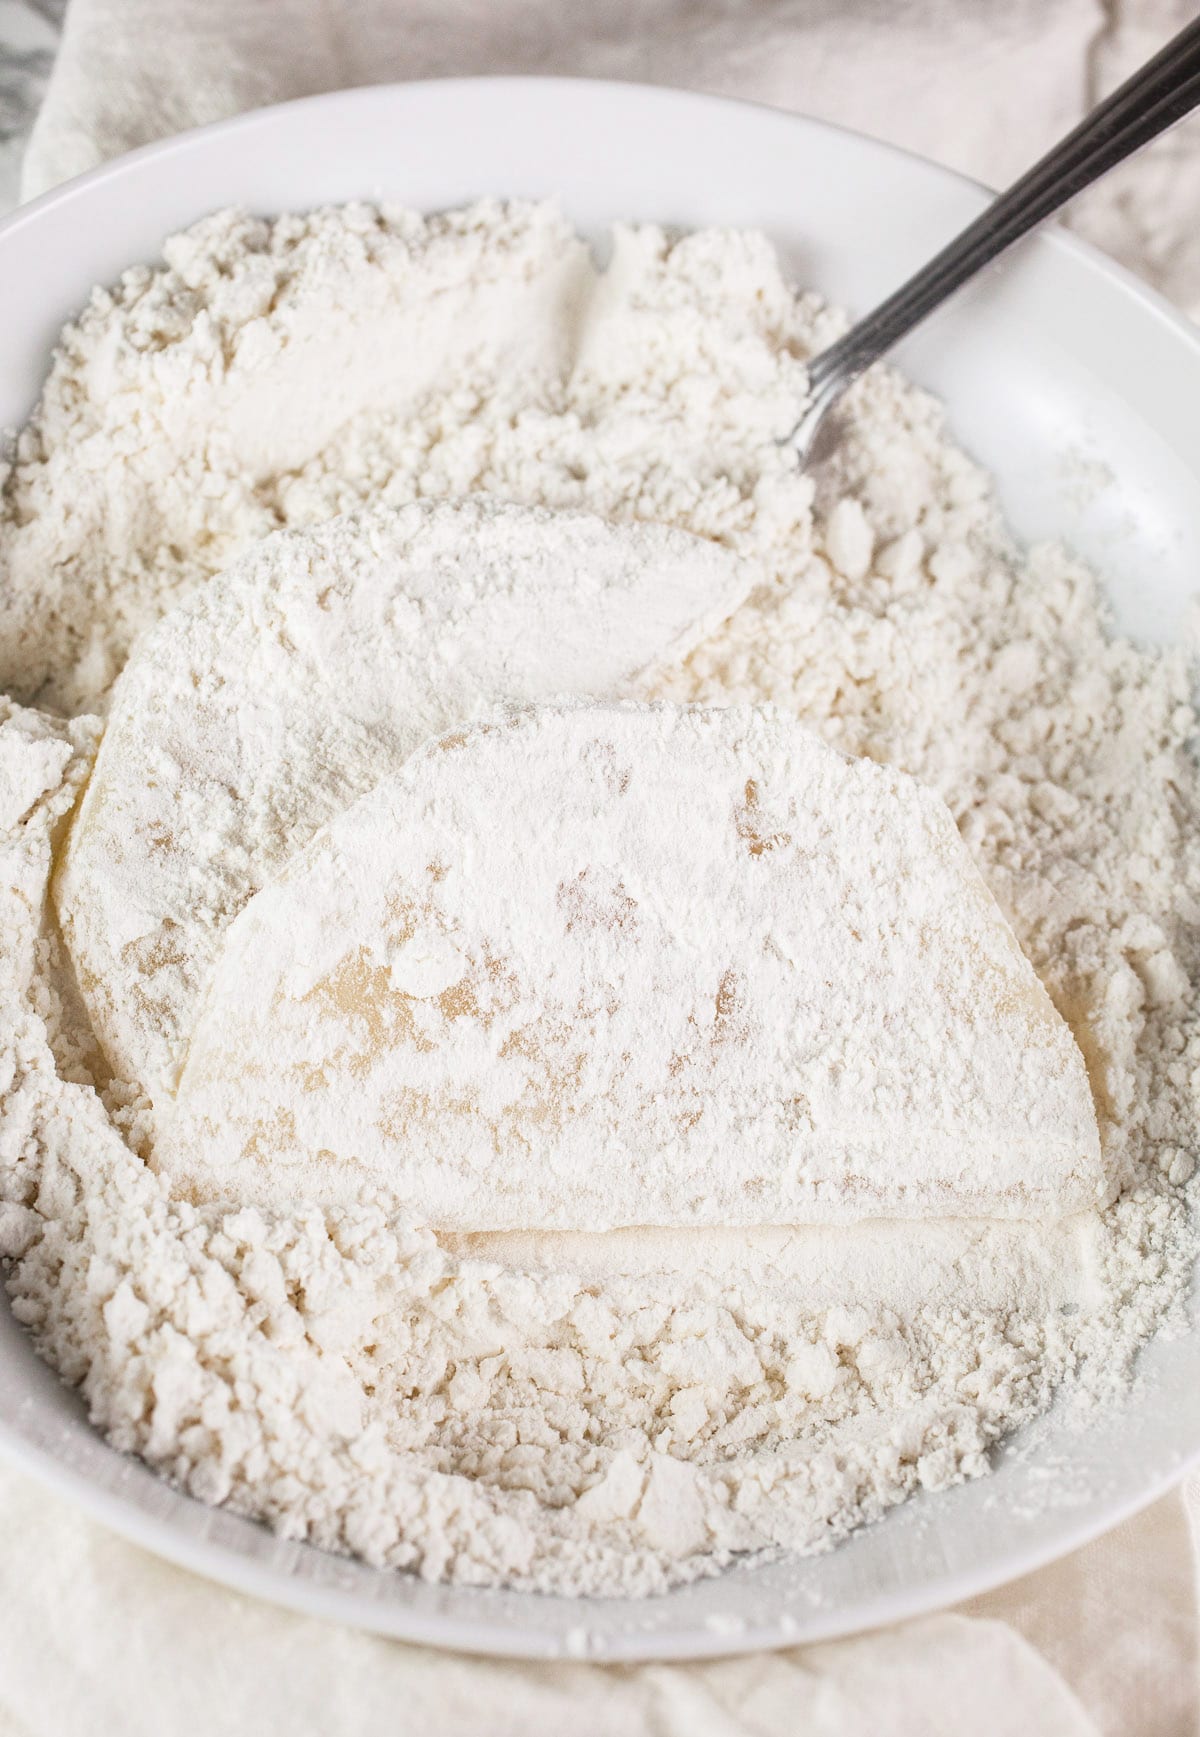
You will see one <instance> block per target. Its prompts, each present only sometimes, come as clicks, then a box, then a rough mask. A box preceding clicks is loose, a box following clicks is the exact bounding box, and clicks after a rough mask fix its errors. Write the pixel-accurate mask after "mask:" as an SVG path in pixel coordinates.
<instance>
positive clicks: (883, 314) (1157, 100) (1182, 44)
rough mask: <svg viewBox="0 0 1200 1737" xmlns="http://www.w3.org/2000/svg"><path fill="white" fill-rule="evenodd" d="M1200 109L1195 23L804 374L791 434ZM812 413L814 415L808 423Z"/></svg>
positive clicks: (1199, 38) (1199, 44)
mask: <svg viewBox="0 0 1200 1737" xmlns="http://www.w3.org/2000/svg"><path fill="white" fill-rule="evenodd" d="M1197 103H1200V19H1197V20H1196V21H1195V22H1193V23H1192V24H1189V25H1187V26H1186V27H1185V28H1184V29H1183V30H1181V31H1180V32H1179V34H1178V35H1177V36H1175V37H1173V38H1172V39H1171V41H1170V42H1168V43H1167V45H1166V47H1165V48H1164V49H1162V50H1161V51H1160V52H1159V53H1158V54H1156V55H1155V56H1154V58H1153V60H1149V61H1147V62H1146V65H1145V66H1143V67H1142V68H1141V69H1140V70H1139V71H1137V72H1135V73H1134V74H1133V76H1132V77H1131V78H1129V79H1127V80H1126V81H1125V83H1124V84H1123V85H1121V86H1120V88H1119V89H1117V90H1115V91H1114V92H1113V94H1112V95H1111V96H1110V97H1108V98H1107V99H1106V100H1105V101H1104V102H1102V103H1100V104H1099V105H1098V107H1096V108H1094V109H1093V110H1092V112H1091V113H1090V114H1089V115H1087V116H1086V117H1085V118H1084V119H1083V120H1082V121H1081V122H1080V123H1079V125H1078V126H1077V127H1076V128H1075V129H1074V131H1073V132H1070V133H1068V134H1067V136H1066V138H1065V139H1062V140H1061V141H1060V142H1059V143H1058V144H1057V145H1055V146H1054V147H1053V149H1051V150H1050V151H1048V152H1047V153H1046V155H1045V156H1044V157H1042V158H1041V159H1040V160H1039V161H1038V162H1036V163H1035V164H1034V165H1033V167H1032V168H1031V169H1028V170H1027V171H1026V172H1025V174H1024V175H1022V176H1021V178H1020V180H1018V181H1014V183H1013V185H1012V186H1011V187H1010V188H1009V189H1008V191H1007V192H1005V193H1001V194H1000V195H999V196H998V197H997V198H996V199H994V200H993V202H992V203H991V204H990V205H989V206H988V208H987V210H986V211H983V212H981V213H980V215H979V216H978V217H977V218H975V220H974V221H973V222H972V223H969V224H968V225H967V227H966V228H965V229H964V230H963V231H962V232H961V234H959V235H958V236H956V237H955V239H954V240H953V241H951V242H950V243H948V245H947V246H945V247H944V248H942V250H941V252H940V253H938V254H935V255H934V257H933V258H932V259H931V260H930V261H929V263H928V265H925V266H922V268H921V269H920V271H918V272H916V273H914V275H913V276H912V277H910V278H909V279H908V281H907V283H904V284H902V285H901V286H900V288H899V289H898V290H896V291H895V292H894V293H893V294H892V295H890V296H888V298H887V300H886V301H883V302H881V303H880V304H879V306H878V307H877V308H875V309H874V311H873V312H872V313H869V314H867V315H866V317H865V318H864V319H861V320H859V321H858V323H857V324H856V325H855V326H853V327H851V329H850V331H848V332H847V333H846V334H845V336H844V337H842V338H839V339H838V340H837V341H836V343H834V344H831V345H830V346H829V348H828V349H827V350H823V351H822V352H821V354H820V355H819V356H817V357H816V358H815V359H814V360H813V362H812V363H811V364H810V365H809V386H810V398H809V404H808V408H807V409H806V412H805V416H804V417H803V418H802V420H801V422H800V424H798V425H797V429H796V431H795V433H797V434H798V433H800V431H801V430H803V429H804V428H805V426H806V425H807V424H810V423H811V424H812V425H813V427H814V428H815V422H816V421H819V420H820V417H821V415H823V414H824V411H825V410H826V409H828V407H829V405H830V404H831V403H832V401H833V399H834V398H837V397H840V396H841V394H842V393H843V392H844V391H845V389H846V388H847V386H849V385H850V384H851V383H852V382H853V381H854V380H856V379H857V378H858V376H859V375H860V374H861V373H862V372H863V371H864V369H866V368H869V367H870V365H871V363H872V362H875V361H877V360H878V359H879V357H880V356H882V355H884V354H885V353H886V352H887V351H888V350H890V349H891V348H892V346H893V345H895V344H897V343H899V341H900V339H901V338H903V337H905V336H907V334H908V333H909V332H911V331H912V329H913V327H914V326H916V325H919V324H920V322H921V321H922V320H923V319H925V318H926V317H927V315H929V314H931V313H932V312H933V310H934V309H935V308H937V307H940V306H941V304H942V302H944V301H945V300H946V299H947V297H948V296H952V295H953V294H954V292H955V290H957V289H959V288H960V287H961V286H962V285H963V284H964V283H966V282H967V280H968V278H972V277H974V276H975V274H976V273H977V272H979V271H981V270H982V269H983V267H984V266H986V265H988V264H990V262H991V261H992V260H993V259H995V258H996V257H997V256H998V255H999V254H1001V253H1003V252H1004V251H1005V249H1006V248H1009V247H1011V246H1012V244H1013V243H1014V242H1015V241H1019V240H1020V239H1021V237H1022V236H1023V235H1027V234H1028V233H1029V231H1030V230H1031V229H1035V228H1036V227H1037V225H1038V224H1039V223H1042V222H1044V221H1045V219H1046V218H1047V217H1049V216H1050V215H1051V214H1052V213H1053V212H1055V211H1057V210H1058V209H1059V208H1060V207H1061V206H1063V205H1065V204H1066V202H1067V201H1068V199H1073V198H1074V196H1075V195H1076V194H1077V193H1080V192H1082V191H1083V189H1084V188H1085V187H1089V186H1090V185H1091V184H1092V182H1093V181H1096V180H1098V179H1099V178H1100V176H1101V175H1104V174H1106V173H1107V172H1108V170H1109V169H1112V168H1114V167H1115V166H1116V165H1117V164H1118V163H1120V162H1123V161H1124V159H1125V158H1126V157H1128V156H1131V155H1132V154H1133V152H1134V151H1136V150H1139V149H1140V147H1141V146H1142V145H1145V144H1148V143H1149V141H1150V140H1151V139H1154V138H1157V137H1158V135H1159V133H1162V132H1165V131H1166V129H1167V128H1168V127H1170V126H1173V125H1174V124H1175V122H1176V121H1179V120H1182V119H1183V117H1184V116H1185V115H1187V114H1190V112H1191V111H1192V109H1194V108H1195V107H1196V105H1197ZM814 412H815V415H814Z"/></svg>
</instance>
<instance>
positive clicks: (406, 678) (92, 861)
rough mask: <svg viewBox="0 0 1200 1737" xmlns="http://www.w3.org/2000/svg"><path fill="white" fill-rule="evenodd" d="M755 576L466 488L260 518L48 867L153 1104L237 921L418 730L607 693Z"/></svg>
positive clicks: (110, 1038)
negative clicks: (458, 495)
mask: <svg viewBox="0 0 1200 1737" xmlns="http://www.w3.org/2000/svg"><path fill="white" fill-rule="evenodd" d="M752 581H753V570H752V569H751V568H749V567H748V566H747V564H746V563H745V562H742V561H740V560H738V559H737V558H735V557H734V556H733V555H731V554H729V553H728V552H727V551H726V550H724V549H721V548H719V547H717V546H716V545H715V544H713V543H710V542H707V541H705V540H703V539H701V538H697V537H692V536H689V535H688V534H687V533H686V532H683V531H675V530H669V529H667V528H665V527H663V526H659V525H653V524H633V525H614V524H609V523H607V522H605V521H604V520H602V519H598V518H596V517H593V516H592V515H590V514H586V513H574V512H563V513H551V512H547V511H545V510H543V509H540V508H528V507H518V506H510V505H508V504H505V503H497V502H494V501H488V500H484V499H482V498H479V497H474V498H469V499H464V500H461V501H457V502H444V503H437V504H417V505H413V506H408V507H404V508H402V509H398V510H397V509H394V508H378V509H373V510H368V511H365V512H362V513H360V514H355V515H351V516H347V517H344V518H340V519H334V520H332V521H330V522H329V523H327V524H324V525H322V526H320V527H319V528H318V529H316V530H313V531H307V532H284V533H281V534H279V535H277V536H274V537H270V538H268V539H267V540H266V541H264V542H263V543H262V544H260V545H258V546H257V547H256V548H255V549H254V551H253V552H252V553H250V554H249V555H247V556H246V557H245V558H244V559H243V560H242V561H240V562H238V563H237V564H236V565H235V566H234V567H232V568H230V569H229V571H228V572H227V573H225V574H223V575H221V576H220V577H219V578H217V579H215V580H213V581H212V582H211V583H210V584H209V585H207V586H206V587H204V588H203V589H202V590H200V591H199V592H198V593H197V594H196V596H195V597H194V599H192V600H191V601H190V602H189V603H188V604H186V605H185V606H183V607H182V608H180V609H178V610H175V611H173V612H172V613H171V614H169V615H167V616H166V617H164V618H163V620H162V621H161V622H160V623H159V624H158V625H157V626H156V627H154V628H153V629H152V630H151V631H150V632H149V633H148V634H147V635H145V636H144V637H143V638H142V639H141V640H140V641H139V642H138V643H137V645H136V646H135V648H134V651H133V654H132V656H131V658H130V660H129V663H128V665H127V666H126V668H125V670H124V672H123V674H122V675H121V677H120V679H119V680H118V682H117V684H116V688H115V690H114V693H113V699H112V709H111V713H110V716H109V721H108V726H107V729H106V731H105V735H104V740H103V742H102V744H101V748H100V753H99V757H98V760H97V763H96V768H95V772H94V774H93V777H92V779H91V782H90V784H89V786H88V789H87V793H86V795H85V797H84V799H83V803H82V805H81V808H80V811H79V814H78V817H77V819H76V821H75V824H74V826H73V827H72V830H71V834H70V838H69V841H68V845H67V849H66V853H65V858H64V861H63V863H62V865H61V868H60V872H59V874H58V876H57V881H56V886H55V896H56V900H57V906H58V912H59V916H60V919H61V922H62V927H63V931H64V934H65V936H66V940H67V944H68V947H69V949H70V952H71V956H72V958H73V960H74V964H75V968H76V972H77V975H78V978H79V982H80V986H81V989H82V991H83V994H84V997H85V999H86V1002H87V1005H88V1010H89V1013H90V1015H91V1018H92V1020H93V1022H94V1025H95V1028H96V1032H97V1035H98V1037H99V1039H100V1041H101V1043H102V1044H103V1046H104V1049H105V1052H106V1054H107V1056H108V1059H109V1061H110V1064H111V1065H112V1067H113V1069H114V1070H115V1072H116V1073H117V1074H118V1075H119V1076H120V1077H121V1078H125V1079H131V1080H134V1081H136V1082H138V1083H140V1084H141V1085H142V1086H143V1087H144V1088H145V1089H146V1090H147V1091H148V1092H149V1094H150V1096H151V1098H152V1099H153V1101H154V1103H155V1105H156V1106H157V1105H160V1104H161V1103H162V1102H164V1101H166V1100H168V1099H169V1097H170V1094H171V1092H172V1090H173V1088H174V1085H175V1081H176V1078H177V1073H178V1066H179V1060H180V1057H181V1054H182V1050H183V1046H184V1045H185V1044H186V1041H187V1039H188V1036H189V1035H190V1032H191V1027H192V1022H193V1018H194V1014H195V1009H196V1005H197V998H198V996H199V994H200V992H201V991H202V990H203V988H204V986H205V984H206V982H207V980H208V975H209V972H210V970H211V967H212V964H213V961H214V959H215V957H216V954H217V952H218V950H219V947H220V943H221V937H222V935H223V934H224V932H225V929H226V927H227V925H228V924H229V922H230V921H231V919H232V918H233V917H234V916H236V914H237V912H238V911H240V910H241V908H242V906H243V905H244V904H245V903H246V900H247V899H248V898H250V897H251V896H252V894H254V893H255V892H256V891H257V890H258V889H259V887H261V886H262V885H263V884H264V883H265V882H266V881H267V880H269V879H270V877H271V876H272V875H273V874H274V873H275V872H276V871H277V870H278V869H279V868H280V867H281V866H282V864H283V863H284V862H285V861H286V860H287V859H288V857H290V856H291V855H292V854H293V853H294V852H295V851H296V850H298V849H299V848H300V847H301V846H302V845H304V844H305V843H306V842H307V841H308V839H309V838H310V837H311V836H312V834H313V833H314V832H315V831H316V830H317V828H318V827H319V826H321V825H322V824H324V822H326V821H327V820H329V819H330V818H332V816H333V815H335V814H337V813H339V812H340V811H341V810H342V809H343V808H345V807H347V806H348V804H349V803H351V802H352V801H353V800H354V799H355V798H356V797H358V796H360V795H361V794H362V793H363V792H364V791H365V790H368V789H369V788H370V787H371V785H372V784H374V783H376V782H377V780H378V779H379V778H380V777H382V776H383V775H384V774H386V773H388V772H390V771H392V770H394V769H395V768H396V767H397V766H399V765H400V764H402V763H403V761H404V759H405V757H406V756H407V755H408V754H409V753H410V752H411V751H412V749H413V748H415V747H416V746H417V745H418V744H419V743H420V742H421V741H423V740H424V739H425V738H426V737H427V736H429V735H430V734H431V733H434V732H437V731H440V730H444V729H446V728H448V727H449V726H450V725H452V724H455V723H458V722H459V721H460V720H463V719H466V718H470V717H471V716H472V715H477V714H478V712H479V711H480V709H481V708H485V707H491V706H494V705H495V704H496V703H497V702H500V701H517V702H528V701H534V700H541V699H548V698H550V697H552V696H555V695H559V694H567V695H584V694H589V695H590V694H595V695H603V694H607V693H610V692H612V691H613V690H615V689H620V688H621V687H622V686H623V684H625V683H627V682H628V681H630V680H631V679H632V678H634V677H636V676H637V675H639V673H640V672H642V671H644V670H646V669H647V667H648V666H653V665H655V664H657V663H658V662H659V661H660V660H664V659H669V658H675V657H679V656H681V655H682V654H684V653H685V652H686V651H687V650H689V649H690V648H691V646H692V645H694V644H695V643H696V642H697V641H698V640H699V639H700V638H701V637H702V636H703V635H704V634H705V633H706V632H709V631H711V630H712V629H713V628H714V627H716V626H717V625H718V624H719V623H720V622H721V621H723V620H724V619H725V617H726V616H728V615H729V614H730V613H731V612H732V611H733V610H734V609H735V608H736V607H737V605H738V603H739V602H740V601H741V600H742V598H743V597H744V596H745V594H746V592H747V590H748V589H749V587H750V585H751V583H752Z"/></svg>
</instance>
